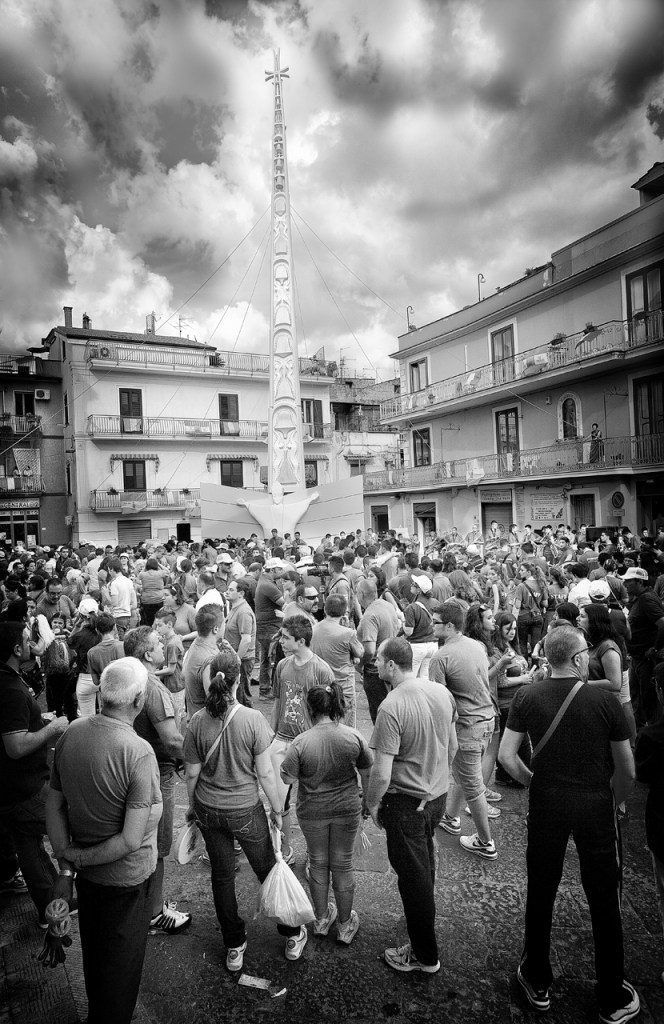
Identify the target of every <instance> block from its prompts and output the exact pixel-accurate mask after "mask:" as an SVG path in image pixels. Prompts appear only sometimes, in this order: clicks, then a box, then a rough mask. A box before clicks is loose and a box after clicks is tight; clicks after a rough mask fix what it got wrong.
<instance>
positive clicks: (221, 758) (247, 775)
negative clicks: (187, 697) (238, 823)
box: [184, 706, 272, 811]
mask: <svg viewBox="0 0 664 1024" xmlns="http://www.w3.org/2000/svg"><path fill="white" fill-rule="evenodd" d="M222 725H223V721H221V720H220V719H218V718H213V717H212V715H210V714H208V712H207V711H199V712H198V713H197V714H195V715H194V717H193V718H192V719H191V721H190V723H189V728H188V729H187V734H186V736H185V738H184V759H185V761H186V762H187V764H202V765H203V768H202V769H201V774H200V775H199V777H198V784H197V786H196V800H197V801H198V802H199V803H200V804H201V805H202V806H203V807H207V808H209V809H210V810H222V811H223V810H227V811H230V810H233V811H244V810H249V809H250V808H252V807H255V806H256V804H257V803H258V799H259V796H258V778H257V776H256V767H255V759H256V755H257V754H262V753H263V752H264V751H265V750H267V749H268V747H269V746H270V743H271V742H272V730H271V729H270V727H269V726H268V724H267V722H266V721H265V719H264V718H263V716H262V714H261V713H260V711H256V710H254V709H253V708H245V707H244V706H241V707H240V708H239V709H238V711H237V712H236V713H235V714H234V715H233V718H232V719H231V721H230V722H229V723H228V728H226V729H225V730H224V734H223V736H222V737H221V743H220V744H219V746H218V747H217V750H216V751H215V752H214V754H213V755H212V757H211V758H210V760H209V761H208V763H207V764H205V758H206V757H207V755H208V751H209V750H210V747H211V746H212V745H213V743H214V741H215V740H216V738H217V736H218V735H219V731H220V729H221V728H222Z"/></svg>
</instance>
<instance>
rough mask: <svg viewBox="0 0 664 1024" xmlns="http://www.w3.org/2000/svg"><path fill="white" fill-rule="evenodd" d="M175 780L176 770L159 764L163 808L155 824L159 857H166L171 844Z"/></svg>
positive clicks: (176, 779) (170, 766) (176, 778)
mask: <svg viewBox="0 0 664 1024" xmlns="http://www.w3.org/2000/svg"><path fill="white" fill-rule="evenodd" d="M177 781H178V777H177V772H176V771H175V768H174V767H173V766H172V765H163V764H161V765H159V789H160V790H161V799H162V801H163V808H164V809H163V811H162V814H161V818H160V819H159V825H158V826H157V856H158V857H161V858H164V857H168V855H169V853H170V852H171V846H172V845H173V816H174V813H175V787H176V785H177Z"/></svg>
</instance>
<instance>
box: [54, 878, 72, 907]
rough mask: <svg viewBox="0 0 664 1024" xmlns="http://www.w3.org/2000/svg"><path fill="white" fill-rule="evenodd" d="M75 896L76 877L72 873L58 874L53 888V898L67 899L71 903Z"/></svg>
mask: <svg viewBox="0 0 664 1024" xmlns="http://www.w3.org/2000/svg"><path fill="white" fill-rule="evenodd" d="M73 897H74V879H73V878H72V876H71V875H58V877H57V878H56V880H55V882H54V883H53V889H52V890H51V899H52V900H65V901H66V902H67V903H71V901H72V899H73Z"/></svg>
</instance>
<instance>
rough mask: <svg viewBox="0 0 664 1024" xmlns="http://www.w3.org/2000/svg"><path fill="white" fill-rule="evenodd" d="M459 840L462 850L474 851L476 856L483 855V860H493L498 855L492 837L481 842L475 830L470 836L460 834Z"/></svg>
mask: <svg viewBox="0 0 664 1024" xmlns="http://www.w3.org/2000/svg"><path fill="white" fill-rule="evenodd" d="M459 842H460V843H461V845H462V846H463V848H464V850H468V853H476V854H477V856H478V857H484V859H485V860H495V859H496V857H497V856H498V852H497V850H496V844H495V843H494V841H493V839H490V840H489V841H488V843H483V842H482V840H481V839H480V837H479V836H478V834H477V832H475V833H473V835H472V836H461V837H460V839H459Z"/></svg>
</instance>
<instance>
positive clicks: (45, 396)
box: [35, 388, 51, 402]
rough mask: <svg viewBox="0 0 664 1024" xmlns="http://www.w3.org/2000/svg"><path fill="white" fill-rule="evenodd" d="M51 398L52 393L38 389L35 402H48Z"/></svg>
mask: <svg viewBox="0 0 664 1024" xmlns="http://www.w3.org/2000/svg"><path fill="white" fill-rule="evenodd" d="M50 398H51V392H50V391H47V390H46V389H45V388H37V389H36V390H35V401H36V402H48V401H50Z"/></svg>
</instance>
